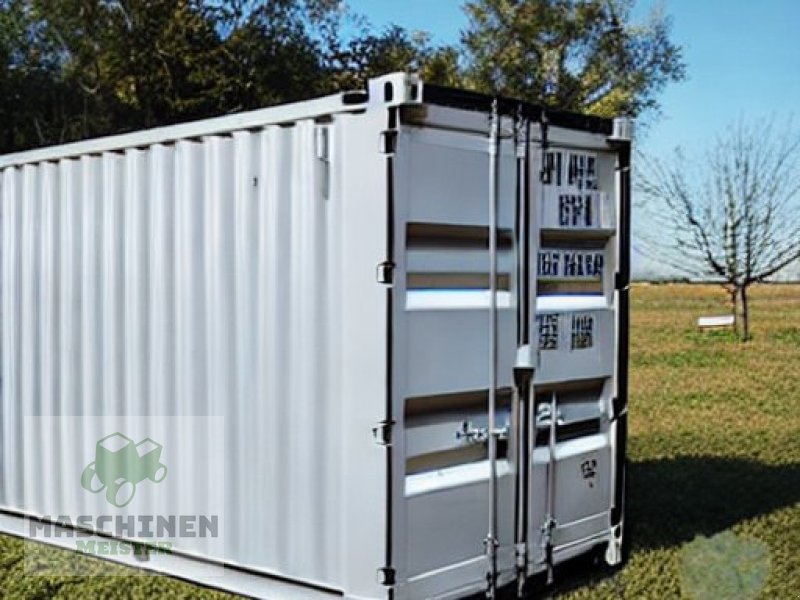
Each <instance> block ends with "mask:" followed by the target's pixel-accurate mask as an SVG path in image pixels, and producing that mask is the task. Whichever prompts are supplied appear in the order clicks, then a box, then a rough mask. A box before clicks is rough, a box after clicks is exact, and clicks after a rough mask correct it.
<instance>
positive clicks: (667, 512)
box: [627, 457, 800, 551]
mask: <svg viewBox="0 0 800 600" xmlns="http://www.w3.org/2000/svg"><path fill="white" fill-rule="evenodd" d="M628 473H629V479H628V481H629V487H628V504H627V521H628V523H630V533H631V536H632V537H631V542H632V548H633V550H634V551H636V550H639V549H649V548H669V547H672V546H676V545H680V544H683V543H684V542H688V541H691V540H692V539H694V538H695V536H697V535H704V536H711V535H714V534H716V533H719V532H721V531H724V530H726V529H729V528H730V527H732V526H733V525H736V524H737V523H739V522H740V521H744V520H746V519H752V518H754V517H759V516H761V515H765V514H768V513H770V512H773V511H775V510H778V509H780V508H784V507H786V506H790V505H792V504H795V503H796V502H800V465H798V464H790V465H778V466H772V465H766V464H763V463H759V462H755V461H748V460H740V459H728V458H714V457H679V458H674V459H663V460H653V461H644V462H636V463H631V464H630V466H629V471H628Z"/></svg>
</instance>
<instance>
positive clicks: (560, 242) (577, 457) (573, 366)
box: [527, 130, 617, 574]
mask: <svg viewBox="0 0 800 600" xmlns="http://www.w3.org/2000/svg"><path fill="white" fill-rule="evenodd" d="M559 134H560V135H561V139H564V138H565V137H566V135H568V133H567V132H564V131H563V130H562V131H561V132H559V131H558V130H555V131H553V130H551V135H552V138H551V140H550V144H549V145H548V146H547V147H546V148H545V149H542V147H541V145H540V146H539V149H538V151H537V152H536V153H535V155H534V156H533V157H532V159H533V161H534V163H535V165H536V166H535V170H536V171H542V172H543V176H542V178H541V179H542V181H541V183H539V182H537V186H536V187H537V189H538V193H537V195H536V197H537V208H536V209H535V210H536V212H537V219H536V221H537V227H538V228H539V234H540V235H539V240H540V247H539V248H538V250H537V256H536V259H535V260H536V277H537V286H536V290H537V291H536V293H537V298H536V328H537V336H536V337H537V338H538V340H537V344H538V348H539V367H538V369H537V371H536V376H535V390H536V396H535V402H534V407H533V411H532V413H531V415H530V418H529V427H530V431H531V433H532V436H531V437H532V442H533V443H532V447H531V451H530V456H531V461H530V487H529V502H528V517H529V522H528V540H527V543H528V573H529V574H534V573H540V572H542V571H550V572H551V574H552V571H551V570H550V568H551V567H552V566H553V565H554V564H556V563H558V562H561V561H563V560H565V559H567V558H570V557H572V556H574V555H577V554H580V553H583V552H586V551H587V550H590V549H591V548H592V547H594V546H600V545H602V544H606V545H607V544H608V542H609V541H610V527H611V524H610V521H611V508H612V505H613V484H614V476H615V464H614V453H613V443H614V441H613V440H614V436H613V427H614V425H613V419H612V401H613V397H614V395H615V385H616V382H615V380H614V369H615V356H616V344H617V337H616V333H615V324H616V304H615V293H614V272H615V265H616V260H617V254H616V237H615V236H616V233H615V232H616V218H615V214H616V206H615V199H616V193H615V186H616V178H615V155H614V153H612V152H610V151H608V148H604V141H603V139H602V138H600V139H599V140H598V139H597V138H598V136H592V135H590V134H585V137H586V139H585V140H584V139H581V136H577V135H576V134H571V137H570V138H569V140H570V146H567V145H566V144H565V145H563V146H560V145H559ZM581 143H586V144H587V147H588V149H585V150H582V149H578V148H577V147H576V144H581ZM543 164H544V169H542V165H543Z"/></svg>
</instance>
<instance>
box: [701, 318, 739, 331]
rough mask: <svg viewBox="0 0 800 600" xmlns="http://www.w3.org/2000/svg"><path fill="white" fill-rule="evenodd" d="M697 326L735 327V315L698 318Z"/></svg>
mask: <svg viewBox="0 0 800 600" xmlns="http://www.w3.org/2000/svg"><path fill="white" fill-rule="evenodd" d="M697 326H698V327H700V328H701V329H702V328H706V327H733V315H721V316H718V317H700V318H699V319H697Z"/></svg>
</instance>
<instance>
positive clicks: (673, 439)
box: [0, 285, 800, 600]
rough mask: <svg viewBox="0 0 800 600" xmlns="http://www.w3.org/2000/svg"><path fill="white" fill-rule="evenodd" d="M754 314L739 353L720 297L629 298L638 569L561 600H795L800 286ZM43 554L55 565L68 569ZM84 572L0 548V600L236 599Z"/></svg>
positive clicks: (669, 289)
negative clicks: (36, 562) (26, 561)
mask: <svg viewBox="0 0 800 600" xmlns="http://www.w3.org/2000/svg"><path fill="white" fill-rule="evenodd" d="M752 305H753V309H752V310H753V316H752V329H753V335H754V339H753V341H752V342H750V343H748V344H740V343H738V342H737V341H736V340H735V338H734V337H733V336H732V335H731V334H730V333H728V332H725V331H717V332H707V333H703V332H699V331H697V328H696V320H697V317H698V316H700V315H701V314H724V312H725V311H726V310H727V305H726V296H725V294H724V293H723V292H721V291H719V290H718V289H717V288H714V287H710V286H689V285H670V286H635V287H634V290H633V295H632V332H631V401H630V441H629V457H630V461H631V462H630V471H629V497H628V522H629V525H630V528H631V533H632V555H631V560H630V563H629V564H628V566H627V567H626V568H625V569H623V570H622V571H619V572H617V573H616V574H613V575H606V574H605V573H603V572H600V571H597V572H593V573H592V574H591V575H590V576H589V577H584V578H583V579H582V580H579V581H578V582H577V584H575V583H573V585H572V586H571V589H569V590H567V589H566V588H565V587H563V585H562V587H560V588H558V589H559V591H558V592H557V595H558V596H559V597H560V598H568V599H572V600H579V599H606V598H608V599H611V598H615V599H617V598H630V599H633V598H635V599H648V598H652V599H654V600H655V599H659V600H660V599H662V598H695V599H696V600H705V598H706V597H713V594H714V591H715V590H719V593H721V594H723V596H724V597H725V598H751V597H753V596H752V594H750V595H748V590H752V589H758V588H761V591H760V595H758V596H757V597H758V598H762V599H770V600H772V599H787V600H790V599H800V286H763V287H761V288H757V289H756V290H755V291H754V293H753V298H752ZM36 551H37V552H38V553H40V560H43V561H45V562H48V563H51V564H52V563H53V562H54V561H70V560H73V558H72V556H73V555H71V554H69V553H67V552H64V551H60V550H56V549H52V548H49V547H44V546H38V545H37V546H36ZM80 561H81V565H82V568H83V569H85V571H86V572H85V574H82V575H80V576H77V577H60V578H59V577H30V576H25V574H24V573H23V561H22V541H20V540H18V539H15V538H10V537H3V536H0V596H3V597H6V598H75V597H87V598H88V597H91V598H95V597H102V598H152V597H177V598H229V597H230V596H226V595H224V594H219V593H215V592H211V591H208V590H204V589H201V588H196V587H193V586H191V585H189V584H186V583H183V582H180V581H177V580H173V579H170V578H166V577H150V576H136V575H129V574H130V573H132V572H134V571H131V570H130V569H126V568H123V567H119V566H114V565H111V564H109V563H107V562H101V561H98V560H95V559H90V558H83V557H81V558H80ZM704 564H707V565H708V568H705V569H704V568H703V565H704ZM698 565H699V566H698ZM100 572H102V573H103V574H105V575H110V574H113V576H106V577H94V576H92V575H94V574H96V573H100ZM753 582H755V583H753ZM725 586H732V587H725ZM737 586H738V587H737ZM723 589H724V590H725V591H724V593H723V592H722V590H723ZM737 589H738V590H739V591H738V592H737V591H736V590H737ZM708 594H711V595H712V596H708ZM723 596H718V597H719V598H720V600H722V598H723Z"/></svg>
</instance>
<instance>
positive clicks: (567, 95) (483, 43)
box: [462, 0, 685, 117]
mask: <svg viewBox="0 0 800 600" xmlns="http://www.w3.org/2000/svg"><path fill="white" fill-rule="evenodd" d="M631 7H632V0H470V1H469V2H467V4H466V7H465V10H466V12H467V15H468V17H469V20H470V22H469V27H468V28H467V30H466V31H465V32H464V34H463V36H462V42H463V44H464V46H465V48H466V51H467V62H468V67H467V73H466V75H467V81H468V83H469V84H470V85H471V86H472V87H475V88H477V89H479V90H481V91H484V92H489V93H500V94H503V95H508V96H513V97H517V98H521V99H525V100H530V101H534V102H538V103H541V104H544V105H546V106H553V107H557V108H563V109H571V110H579V111H586V112H589V113H592V114H597V115H602V116H607V117H610V116H615V115H619V114H628V115H632V116H635V115H639V114H641V113H642V112H644V111H645V110H647V109H654V108H657V107H658V102H657V96H658V93H659V92H660V91H661V90H662V88H663V87H664V86H665V85H666V84H667V83H668V82H670V81H679V80H681V79H683V77H684V73H685V66H684V64H683V62H682V59H681V51H680V48H679V47H678V46H676V45H675V44H674V43H672V42H671V41H670V39H669V33H670V21H669V19H667V18H666V17H665V16H664V15H663V14H662V13H661V12H659V11H654V12H653V13H652V14H651V15H650V19H649V22H648V23H647V24H644V25H635V24H633V23H631V16H630V13H631Z"/></svg>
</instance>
